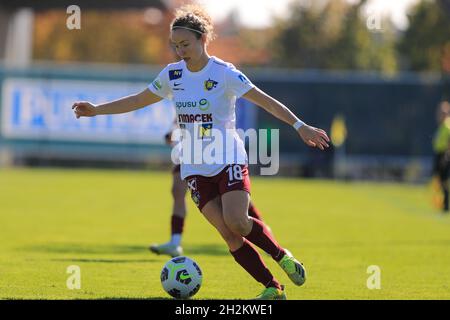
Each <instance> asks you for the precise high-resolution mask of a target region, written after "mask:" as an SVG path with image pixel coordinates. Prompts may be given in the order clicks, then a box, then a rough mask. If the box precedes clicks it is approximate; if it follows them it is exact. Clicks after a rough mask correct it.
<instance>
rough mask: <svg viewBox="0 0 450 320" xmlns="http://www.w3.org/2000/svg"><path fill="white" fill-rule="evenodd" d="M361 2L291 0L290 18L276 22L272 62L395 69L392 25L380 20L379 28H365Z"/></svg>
mask: <svg viewBox="0 0 450 320" xmlns="http://www.w3.org/2000/svg"><path fill="white" fill-rule="evenodd" d="M365 2H366V1H361V2H359V3H357V4H353V5H352V4H349V3H347V2H346V1H344V0H336V1H328V2H327V3H326V4H325V5H324V6H322V7H321V6H318V5H315V6H310V7H306V6H304V5H302V4H301V3H299V2H295V3H292V4H291V10H290V12H291V15H290V17H289V18H288V19H286V20H284V21H278V26H277V29H278V37H276V40H275V43H276V47H277V50H276V54H275V62H276V63H277V64H278V65H279V66H282V67H296V68H317V69H350V70H358V69H359V70H361V69H362V70H379V71H381V72H384V73H393V72H395V71H396V69H397V65H396V53H395V38H394V36H393V33H392V32H391V30H392V27H391V26H390V24H389V23H388V22H387V21H383V23H382V25H383V29H382V30H375V32H373V31H371V30H369V29H368V28H367V25H366V19H364V18H363V17H362V16H361V7H362V6H363V5H364V4H365Z"/></svg>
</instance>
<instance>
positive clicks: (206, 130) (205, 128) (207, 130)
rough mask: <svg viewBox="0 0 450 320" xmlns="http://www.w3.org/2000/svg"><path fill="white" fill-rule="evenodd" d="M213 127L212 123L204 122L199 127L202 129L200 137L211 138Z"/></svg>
mask: <svg viewBox="0 0 450 320" xmlns="http://www.w3.org/2000/svg"><path fill="white" fill-rule="evenodd" d="M212 127H213V124H212V123H202V124H201V125H200V128H199V129H200V132H199V137H200V138H201V139H207V138H211V133H212Z"/></svg>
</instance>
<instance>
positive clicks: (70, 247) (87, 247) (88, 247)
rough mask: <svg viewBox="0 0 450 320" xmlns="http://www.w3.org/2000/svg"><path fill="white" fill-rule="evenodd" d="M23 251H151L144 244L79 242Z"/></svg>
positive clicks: (28, 247)
mask: <svg viewBox="0 0 450 320" xmlns="http://www.w3.org/2000/svg"><path fill="white" fill-rule="evenodd" d="M19 249H20V250H23V251H31V252H45V253H74V254H131V253H143V252H149V251H148V248H147V247H146V246H142V245H98V244H77V243H48V244H39V245H32V246H27V247H22V248H19Z"/></svg>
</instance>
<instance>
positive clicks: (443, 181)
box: [433, 101, 450, 213]
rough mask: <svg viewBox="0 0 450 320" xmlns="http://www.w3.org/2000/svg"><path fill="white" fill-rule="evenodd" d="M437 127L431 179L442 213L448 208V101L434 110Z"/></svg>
mask: <svg viewBox="0 0 450 320" xmlns="http://www.w3.org/2000/svg"><path fill="white" fill-rule="evenodd" d="M436 120H437V123H438V128H437V130H436V133H435V135H434V138H433V152H434V160H433V180H434V181H436V183H435V185H437V186H438V188H440V193H441V194H440V195H439V197H438V199H439V200H438V202H440V203H438V207H439V208H440V209H442V210H443V212H444V213H448V210H449V187H448V174H449V169H450V103H449V102H448V101H442V102H441V103H440V104H439V106H438V108H437V112H436Z"/></svg>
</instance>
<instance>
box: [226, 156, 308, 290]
mask: <svg viewBox="0 0 450 320" xmlns="http://www.w3.org/2000/svg"><path fill="white" fill-rule="evenodd" d="M230 167H231V168H232V170H233V171H236V172H238V173H236V174H223V175H222V176H221V178H222V179H221V182H220V189H221V190H220V193H221V199H222V208H223V217H224V221H225V223H226V225H227V227H228V228H229V229H230V230H231V231H232V232H234V233H237V234H239V235H241V236H243V237H245V238H246V239H247V240H249V241H250V242H252V243H253V244H255V245H257V246H258V247H260V248H261V249H263V250H264V251H265V252H267V253H268V254H270V255H271V256H272V258H273V259H274V260H275V261H277V262H278V264H279V265H280V266H281V267H282V269H283V270H284V271H285V272H286V273H287V274H288V276H289V278H290V279H291V280H292V281H293V282H294V283H295V284H296V285H302V284H303V283H304V282H305V280H306V271H305V268H304V267H303V265H302V264H301V263H300V262H298V261H297V260H296V259H295V258H294V257H293V256H292V254H291V253H290V252H289V251H288V250H285V249H283V248H282V247H281V246H280V245H279V244H278V242H277V241H276V239H275V237H274V235H273V234H272V233H271V232H270V231H269V230H268V228H267V226H266V225H265V223H264V222H263V221H260V220H258V219H255V218H252V217H249V216H248V214H247V212H248V206H249V202H250V195H249V193H250V178H249V176H248V169H247V167H246V166H242V165H232V166H230ZM227 170H228V169H227Z"/></svg>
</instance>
